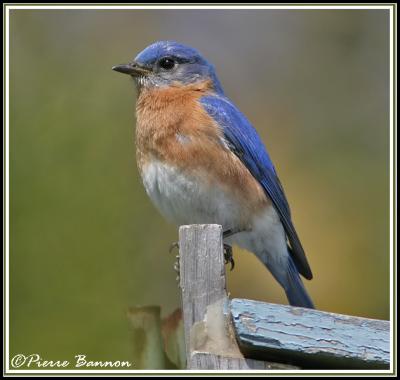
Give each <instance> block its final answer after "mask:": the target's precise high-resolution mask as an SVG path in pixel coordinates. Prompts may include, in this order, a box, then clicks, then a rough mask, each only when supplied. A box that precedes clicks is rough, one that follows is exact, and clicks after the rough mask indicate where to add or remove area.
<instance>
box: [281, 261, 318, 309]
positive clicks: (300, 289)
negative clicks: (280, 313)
mask: <svg viewBox="0 0 400 380" xmlns="http://www.w3.org/2000/svg"><path fill="white" fill-rule="evenodd" d="M284 289H285V292H286V297H287V298H288V300H289V303H290V304H291V305H292V306H300V307H307V308H309V309H314V308H315V307H314V304H313V302H312V300H311V298H310V296H309V295H308V293H307V290H306V288H305V287H304V285H303V282H302V281H301V278H300V275H299V272H298V271H297V268H296V266H295V264H294V262H293V260H292V258H291V257H290V256H289V262H288V277H287V281H286V283H285V285H284Z"/></svg>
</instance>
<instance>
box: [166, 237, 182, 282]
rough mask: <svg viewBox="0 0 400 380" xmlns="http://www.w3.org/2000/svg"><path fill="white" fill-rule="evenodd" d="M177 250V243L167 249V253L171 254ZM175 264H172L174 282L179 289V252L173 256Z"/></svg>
mask: <svg viewBox="0 0 400 380" xmlns="http://www.w3.org/2000/svg"><path fill="white" fill-rule="evenodd" d="M176 248H178V249H179V243H178V242H177V241H175V242H173V243H172V244H171V245H170V247H169V250H168V251H169V253H172V251H173V250H174V249H176ZM175 259H176V260H175V263H174V267H173V268H174V271H175V272H176V282H177V284H178V287H180V281H181V277H180V271H181V266H180V260H179V252H178V254H177V255H176V256H175Z"/></svg>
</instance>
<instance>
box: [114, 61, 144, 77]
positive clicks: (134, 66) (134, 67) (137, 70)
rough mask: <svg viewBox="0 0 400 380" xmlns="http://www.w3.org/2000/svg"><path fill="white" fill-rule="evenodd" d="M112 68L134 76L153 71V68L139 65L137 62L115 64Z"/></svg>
mask: <svg viewBox="0 0 400 380" xmlns="http://www.w3.org/2000/svg"><path fill="white" fill-rule="evenodd" d="M112 69H113V70H114V71H118V72H119V73H122V74H129V75H132V76H134V77H137V76H139V75H147V74H149V73H150V72H151V69H149V68H148V67H146V66H143V65H139V64H138V63H136V62H132V63H127V64H123V65H117V66H113V68H112Z"/></svg>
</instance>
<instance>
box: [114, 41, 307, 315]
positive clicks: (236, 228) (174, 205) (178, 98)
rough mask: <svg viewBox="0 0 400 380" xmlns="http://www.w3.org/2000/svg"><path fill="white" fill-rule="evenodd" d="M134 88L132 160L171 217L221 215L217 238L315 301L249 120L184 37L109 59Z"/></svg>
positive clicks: (294, 301) (189, 219) (283, 202)
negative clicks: (117, 60) (124, 58)
mask: <svg viewBox="0 0 400 380" xmlns="http://www.w3.org/2000/svg"><path fill="white" fill-rule="evenodd" d="M112 69H113V70H115V71H117V72H120V73H123V74H128V75H129V76H131V77H132V78H133V81H134V83H135V86H136V88H137V100H136V160H137V165H138V169H139V173H140V175H141V178H142V182H143V185H144V188H145V190H146V192H147V194H148V196H149V197H150V199H151V201H152V202H153V203H154V205H155V206H156V208H157V209H158V210H159V212H160V213H161V214H162V215H163V216H164V217H165V218H166V219H167V220H168V221H170V222H172V223H175V224H177V225H185V224H219V225H221V226H222V230H223V238H224V242H225V243H226V244H227V245H228V246H232V245H233V244H235V245H237V246H239V247H241V248H244V249H245V250H247V251H250V252H252V253H254V254H255V255H256V257H257V258H258V259H259V260H261V262H262V263H263V264H264V265H265V266H266V268H267V269H268V270H269V271H270V272H271V273H272V275H273V277H274V278H275V279H276V280H277V282H278V283H279V284H280V285H281V286H282V288H283V289H284V291H285V293H286V296H287V299H288V301H289V304H290V305H292V306H298V307H305V308H314V304H313V301H312V300H311V298H310V296H309V294H308V293H307V290H306V288H305V286H304V284H303V282H302V279H301V277H300V275H301V276H303V277H304V278H305V279H307V280H311V279H312V277H313V275H312V272H311V268H310V265H309V263H308V261H307V258H306V255H305V252H304V249H303V246H302V244H301V242H300V239H299V237H298V234H297V232H296V230H295V227H294V224H293V221H292V216H291V211H290V208H289V204H288V201H287V198H286V196H285V193H284V190H283V187H282V184H281V182H280V180H279V178H278V174H277V171H276V169H275V166H274V164H273V163H272V160H271V158H270V155H269V154H268V152H267V149H266V147H265V145H264V144H263V142H262V140H261V138H260V136H259V135H258V133H257V131H256V129H255V128H254V127H253V126H252V124H251V123H250V122H249V120H248V119H247V118H246V116H245V115H244V114H243V113H242V112H241V111H240V110H239V108H238V107H237V106H236V105H235V104H234V103H233V102H232V100H230V99H229V98H228V97H227V95H226V94H225V92H224V90H223V88H222V85H221V82H220V81H219V79H218V77H217V74H216V70H215V68H214V66H213V65H212V64H211V63H210V62H209V61H207V60H206V59H205V58H204V57H203V56H202V54H201V53H200V52H199V51H198V50H196V49H195V48H192V47H190V46H187V45H184V44H181V43H178V42H176V41H157V42H155V43H152V44H151V45H149V46H147V47H146V48H145V49H144V50H142V51H141V52H140V53H139V54H138V55H137V56H136V57H135V58H134V59H133V60H132V61H129V63H127V64H119V65H116V66H114V67H112Z"/></svg>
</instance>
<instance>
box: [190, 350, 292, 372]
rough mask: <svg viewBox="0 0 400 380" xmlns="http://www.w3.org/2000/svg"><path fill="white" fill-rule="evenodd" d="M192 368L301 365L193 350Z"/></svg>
mask: <svg viewBox="0 0 400 380" xmlns="http://www.w3.org/2000/svg"><path fill="white" fill-rule="evenodd" d="M190 368H191V369H220V370H230V369H232V370H238V369H239V370H247V369H248V370H254V369H258V370H268V369H275V370H277V369H282V370H288V369H292V370H294V369H299V367H296V366H291V365H286V364H280V363H270V362H266V361H261V360H254V359H246V358H232V357H226V356H221V355H214V354H210V353H208V352H193V353H192V356H191V365H190Z"/></svg>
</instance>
